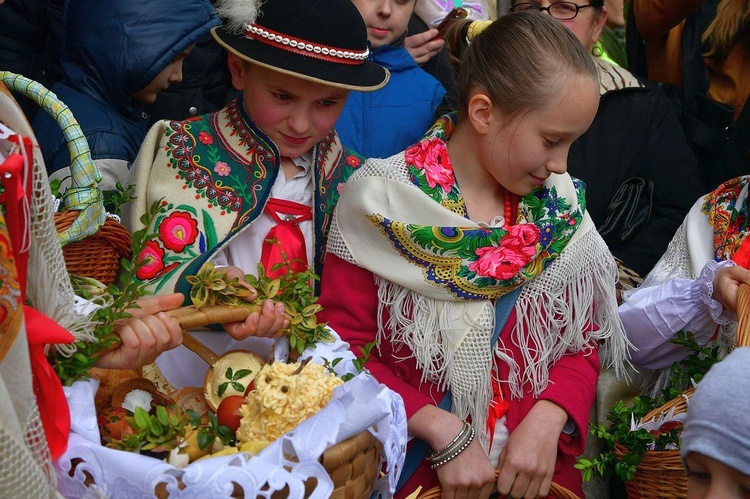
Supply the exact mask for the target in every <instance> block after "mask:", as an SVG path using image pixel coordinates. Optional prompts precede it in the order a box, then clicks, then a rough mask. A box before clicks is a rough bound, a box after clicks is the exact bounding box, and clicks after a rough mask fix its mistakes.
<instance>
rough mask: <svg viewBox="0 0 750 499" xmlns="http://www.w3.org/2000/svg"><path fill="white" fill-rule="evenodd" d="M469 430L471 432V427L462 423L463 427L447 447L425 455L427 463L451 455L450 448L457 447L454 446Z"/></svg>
mask: <svg viewBox="0 0 750 499" xmlns="http://www.w3.org/2000/svg"><path fill="white" fill-rule="evenodd" d="M469 430H471V425H470V424H469V423H467V422H464V427H463V428H461V431H459V432H458V435H456V438H454V439H453V440H452V441H451V442H450V443H449V444H448V445H446V446H445V447H443V448H442V449H440V450H439V451H433V452H430V453H429V454H428V455H427V459H428V460H429V461H435V460H437V461H440V459H441V457H443V456H445V455H447V454H450V453H451V451H452V450H453V449H452V448H453V447H456V446H457V445H456V444H457V443H458V441H459V440H461V439H462V438H464V437H465V436H466V435H467V434H468V433H469Z"/></svg>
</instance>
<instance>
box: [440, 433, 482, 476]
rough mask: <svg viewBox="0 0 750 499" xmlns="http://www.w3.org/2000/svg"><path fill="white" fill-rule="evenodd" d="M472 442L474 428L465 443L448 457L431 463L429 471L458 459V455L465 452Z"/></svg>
mask: <svg viewBox="0 0 750 499" xmlns="http://www.w3.org/2000/svg"><path fill="white" fill-rule="evenodd" d="M472 440H474V428H471V431H470V432H469V436H468V437H467V438H466V439H465V441H464V442H463V443H462V444H461V445H460V446H459V447H458V448H457V449H456V450H454V451H453V452H452V453H451V454H450V455H448V456H445V457H443V458H442V459H441V460H439V461H433V462H432V464H431V465H430V468H431V469H433V470H434V469H437V468H439V467H441V466H443V465H445V464H447V463H448V461H450V460H451V459H454V458H456V457H458V455H459V454H461V453H462V452H463V451H465V450H466V448H467V447H468V446H469V444H471V442H472Z"/></svg>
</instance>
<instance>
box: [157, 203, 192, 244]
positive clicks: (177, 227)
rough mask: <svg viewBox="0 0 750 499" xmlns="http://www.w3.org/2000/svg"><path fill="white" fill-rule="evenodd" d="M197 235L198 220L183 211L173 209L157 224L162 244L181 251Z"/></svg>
mask: <svg viewBox="0 0 750 499" xmlns="http://www.w3.org/2000/svg"><path fill="white" fill-rule="evenodd" d="M196 237H198V221H197V220H195V219H194V218H193V217H191V216H190V214H189V213H187V212H184V211H175V212H174V213H172V214H171V215H169V216H168V217H167V218H165V219H164V220H163V221H162V223H161V224H160V225H159V239H161V241H162V242H164V246H165V247H166V248H167V249H170V250H172V251H174V252H176V253H181V252H182V251H183V250H184V249H185V246H188V245H190V244H193V243H194V242H195V239H196Z"/></svg>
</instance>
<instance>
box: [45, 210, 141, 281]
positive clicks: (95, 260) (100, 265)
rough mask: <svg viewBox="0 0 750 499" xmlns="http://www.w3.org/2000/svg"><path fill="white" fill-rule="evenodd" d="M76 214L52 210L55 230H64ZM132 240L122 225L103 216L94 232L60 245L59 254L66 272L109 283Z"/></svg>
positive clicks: (118, 268) (128, 250)
mask: <svg viewBox="0 0 750 499" xmlns="http://www.w3.org/2000/svg"><path fill="white" fill-rule="evenodd" d="M76 217H78V211H72V210H66V211H59V212H57V213H55V227H56V228H57V231H58V232H63V231H65V230H66V229H68V228H69V227H70V226H71V224H72V223H73V221H74V220H75V219H76ZM131 244H132V239H131V236H130V232H128V229H126V228H125V226H124V225H122V224H121V223H119V222H117V221H115V220H114V219H113V218H111V217H107V219H106V221H105V222H104V225H102V226H101V227H100V228H99V231H97V232H96V233H95V234H93V235H91V236H89V237H87V238H85V239H83V240H81V241H74V242H72V243H69V244H66V245H65V246H63V257H64V258H65V267H66V268H67V270H68V273H70V274H75V275H80V276H84V277H91V278H94V279H96V280H97V281H99V282H101V283H103V284H106V285H110V284H112V283H113V282H115V280H116V279H117V275H118V273H119V272H120V260H121V259H122V258H130V255H131V254H132V246H131Z"/></svg>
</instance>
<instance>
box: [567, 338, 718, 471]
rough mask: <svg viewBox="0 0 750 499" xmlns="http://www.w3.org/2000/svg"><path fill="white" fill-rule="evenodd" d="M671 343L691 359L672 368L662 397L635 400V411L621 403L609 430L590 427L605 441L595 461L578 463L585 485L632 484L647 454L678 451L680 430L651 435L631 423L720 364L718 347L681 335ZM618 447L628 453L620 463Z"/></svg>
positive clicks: (609, 416) (611, 415) (612, 412)
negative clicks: (597, 480) (603, 481)
mask: <svg viewBox="0 0 750 499" xmlns="http://www.w3.org/2000/svg"><path fill="white" fill-rule="evenodd" d="M671 341H672V343H675V344H677V345H682V346H684V347H685V348H686V349H687V351H688V353H689V355H688V356H687V358H686V359H684V360H682V361H679V362H675V363H674V364H672V367H671V372H670V376H669V386H668V387H667V388H665V389H664V390H663V391H662V393H661V394H660V396H659V397H656V398H653V397H648V396H646V395H639V396H638V397H635V398H634V399H633V404H632V407H631V406H627V405H625V403H624V402H623V401H621V400H620V401H618V402H617V403H616V404H615V405H613V406H612V407H610V409H609V413H608V414H607V419H608V420H609V422H610V425H609V427H607V426H605V425H604V424H602V423H599V424H597V425H594V424H590V425H589V431H590V432H591V434H592V435H594V436H596V437H598V438H600V439H602V440H603V441H604V452H602V453H601V454H600V455H599V456H598V457H596V458H594V459H593V460H588V459H583V458H582V459H579V460H578V463H577V464H576V465H575V467H576V468H577V469H579V470H581V475H582V477H583V480H584V481H588V480H591V478H593V477H594V476H600V477H603V478H605V479H610V478H612V477H613V476H618V477H619V478H620V479H622V480H624V481H629V480H632V479H633V476H634V475H635V473H636V470H637V468H638V465H639V464H640V463H641V461H642V460H643V457H644V456H645V454H646V452H648V451H649V450H664V449H666V448H673V447H674V446H677V447H679V445H680V439H681V434H682V428H681V427H676V428H671V429H670V430H668V431H663V430H662V432H661V433H657V432H656V431H654V432H653V433H652V432H649V431H647V430H646V429H645V428H639V429H638V430H637V431H631V430H630V427H631V421H632V420H635V421H640V420H642V419H643V417H644V416H645V415H646V414H648V413H649V412H651V411H652V410H654V409H656V408H658V407H662V406H663V405H664V404H665V403H666V402H668V401H670V400H672V399H674V398H676V397H678V396H680V395H681V394H682V393H683V392H684V390H685V389H687V388H688V387H690V386H691V384H692V383H693V382H696V383H697V382H698V381H700V380H701V379H702V378H703V376H704V375H705V373H706V372H708V369H709V368H710V367H711V366H712V365H713V364H714V363H716V362H717V361H718V351H719V349H718V347H701V346H700V345H698V344H697V342H696V341H695V337H694V336H693V335H692V334H691V333H686V332H684V331H679V332H678V333H677V334H676V336H675V338H673V339H672V340H671ZM615 443H618V444H620V445H621V446H622V447H624V448H625V449H626V450H627V453H625V454H624V455H623V456H622V457H621V458H619V459H618V457H617V455H616V454H615V451H614V447H615Z"/></svg>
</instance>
